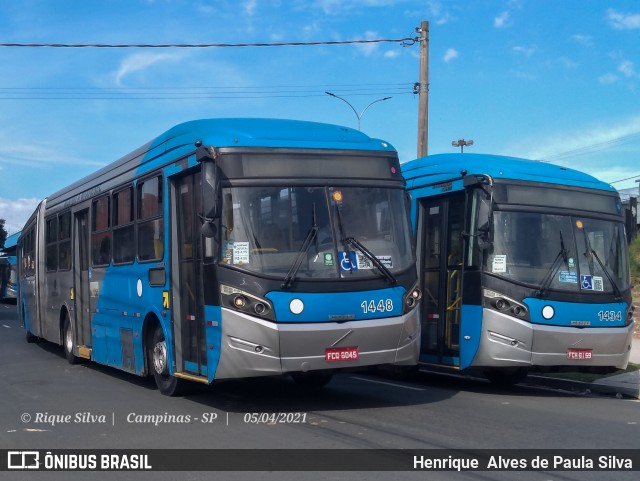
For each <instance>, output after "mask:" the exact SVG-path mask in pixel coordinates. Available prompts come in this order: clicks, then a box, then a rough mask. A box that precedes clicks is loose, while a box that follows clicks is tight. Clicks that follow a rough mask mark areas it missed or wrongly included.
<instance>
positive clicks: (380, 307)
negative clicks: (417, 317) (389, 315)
mask: <svg viewBox="0 0 640 481" xmlns="http://www.w3.org/2000/svg"><path fill="white" fill-rule="evenodd" d="M360 307H362V312H363V313H364V314H367V313H368V312H389V311H393V301H392V300H391V299H380V300H379V301H378V303H377V304H376V301H373V300H372V301H362V304H360Z"/></svg>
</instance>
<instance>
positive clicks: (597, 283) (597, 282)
mask: <svg viewBox="0 0 640 481" xmlns="http://www.w3.org/2000/svg"><path fill="white" fill-rule="evenodd" d="M593 290H594V291H604V282H602V277H597V276H593Z"/></svg>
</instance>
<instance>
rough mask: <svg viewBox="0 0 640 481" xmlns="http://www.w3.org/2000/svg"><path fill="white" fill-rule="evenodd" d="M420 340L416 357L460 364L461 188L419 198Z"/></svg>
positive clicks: (462, 211)
mask: <svg viewBox="0 0 640 481" xmlns="http://www.w3.org/2000/svg"><path fill="white" fill-rule="evenodd" d="M420 205H421V209H420V215H421V216H422V226H423V228H422V230H421V232H422V236H421V237H422V238H421V240H420V242H421V245H420V250H421V251H422V255H421V256H420V257H421V266H420V275H421V276H422V284H423V286H422V287H423V298H422V343H421V352H420V360H421V361H422V362H427V363H433V364H444V365H448V366H459V365H460V332H461V330H460V323H461V307H462V252H463V238H462V231H463V225H464V224H463V223H464V205H465V194H464V192H460V193H454V194H451V195H449V196H445V197H433V198H425V199H422V200H421V201H420Z"/></svg>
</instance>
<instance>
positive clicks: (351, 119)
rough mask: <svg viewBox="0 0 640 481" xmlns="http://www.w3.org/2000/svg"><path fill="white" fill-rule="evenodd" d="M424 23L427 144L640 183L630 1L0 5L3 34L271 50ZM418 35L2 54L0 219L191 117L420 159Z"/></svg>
mask: <svg viewBox="0 0 640 481" xmlns="http://www.w3.org/2000/svg"><path fill="white" fill-rule="evenodd" d="M423 20H427V21H429V24H430V35H429V37H430V48H429V83H430V89H429V91H430V95H429V145H428V147H429V153H440V152H452V151H454V150H455V149H454V148H453V147H452V146H451V141H452V140H454V139H458V138H460V137H463V138H466V139H473V140H474V142H475V144H474V145H473V146H472V147H468V148H467V149H468V150H471V151H473V152H486V153H495V154H505V155H514V156H520V157H526V158H534V159H541V160H546V161H552V162H554V163H558V164H561V165H565V166H568V167H573V168H578V169H580V170H584V171H586V172H588V173H590V174H592V175H595V176H597V177H599V178H601V179H602V180H605V181H608V182H615V181H619V180H621V179H626V178H629V177H631V178H630V179H628V180H625V181H622V182H615V183H614V184H613V185H614V186H615V187H617V188H619V189H622V188H629V187H637V186H638V184H637V183H635V182H634V180H635V179H637V178H640V2H637V1H636V0H626V1H625V0H617V1H606V2H605V1H600V0H562V1H558V0H495V1H494V0H459V1H458V0H446V1H445V0H442V1H437V0H290V1H287V0H246V1H242V0H229V1H227V0H210V1H207V0H199V1H198V0H108V1H107V0H103V1H99V0H55V1H53V0H51V1H45V0H21V1H20V2H16V1H14V0H0V43H74V44H79V43H82V44H85V43H110V44H113V43H118V44H126V43H131V44H139V43H152V44H160V43H175V44H187V43H189V44H196V43H261V42H264V43H275V42H318V41H320V42H322V41H335V40H353V39H399V38H406V37H414V36H416V33H415V28H416V27H418V26H419V25H420V22H421V21H423ZM418 69H419V48H418V45H417V44H416V45H413V46H404V47H403V46H402V45H400V44H397V43H377V44H363V45H334V46H331V45H321V46H304V47H261V48H201V49H177V48H173V49H140V48H137V49H136V48H133V49H96V48H85V49H76V48H74V49H70V48H21V47H0V125H1V126H2V127H0V218H4V219H6V228H7V230H9V231H10V232H13V231H15V230H19V229H20V228H21V227H22V224H23V223H24V221H25V220H26V218H27V217H28V216H29V214H30V213H31V211H32V210H33V208H34V206H35V204H36V203H37V201H38V200H40V199H42V198H44V197H46V196H47V195H49V194H51V193H53V192H55V191H57V190H58V189H60V188H62V187H64V186H66V185H68V184H70V183H72V182H74V181H75V180H77V179H79V178H81V177H83V176H85V175H87V174H89V173H91V172H92V171H94V170H96V169H98V168H99V167H101V166H104V165H106V164H108V163H109V162H111V161H113V160H116V159H117V158H119V157H121V156H122V155H124V154H126V153H128V152H130V151H131V150H133V149H135V148H137V147H139V146H140V145H142V144H144V143H145V142H147V141H149V140H151V139H152V138H154V137H155V136H157V135H159V134H160V133H162V132H164V131H165V130H167V129H168V128H170V127H171V126H173V125H175V124H177V123H180V122H183V121H187V120H191V119H196V118H210V117H276V118H293V119H303V120H312V121H320V122H332V123H337V124H342V125H347V126H350V127H356V126H357V122H358V119H357V116H356V115H355V114H354V112H353V111H352V110H351V109H350V108H349V107H348V105H346V104H345V103H343V102H341V101H340V100H338V99H335V98H332V97H330V96H328V95H326V94H325V93H324V92H325V91H331V92H334V93H335V94H337V95H340V96H341V97H344V98H345V99H347V100H348V101H349V102H350V103H351V104H352V105H353V106H354V107H355V109H356V110H357V111H358V112H360V111H362V110H363V109H364V108H365V107H366V106H367V105H368V104H370V103H371V102H373V101H375V100H378V99H380V98H382V97H385V96H391V97H392V98H391V99H389V100H386V101H384V102H378V103H376V104H375V105H372V106H371V107H370V108H369V109H368V110H367V111H366V113H365V115H364V116H363V117H362V122H361V129H362V130H363V131H364V132H366V133H367V134H369V135H371V136H373V137H378V138H383V139H385V140H387V141H389V142H390V143H391V144H393V145H394V146H395V147H396V149H398V152H399V154H400V159H401V161H406V160H410V159H412V158H414V157H415V156H416V143H417V138H416V137H417V117H418V97H417V96H416V95H414V94H413V93H412V92H413V84H414V83H415V82H417V81H418V75H419V70H418Z"/></svg>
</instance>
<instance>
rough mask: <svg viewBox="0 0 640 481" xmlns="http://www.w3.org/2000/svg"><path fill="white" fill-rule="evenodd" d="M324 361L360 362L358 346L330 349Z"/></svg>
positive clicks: (326, 351)
mask: <svg viewBox="0 0 640 481" xmlns="http://www.w3.org/2000/svg"><path fill="white" fill-rule="evenodd" d="M324 359H325V361H327V362H336V361H356V360H358V346H351V347H328V348H327V349H325V351H324Z"/></svg>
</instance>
